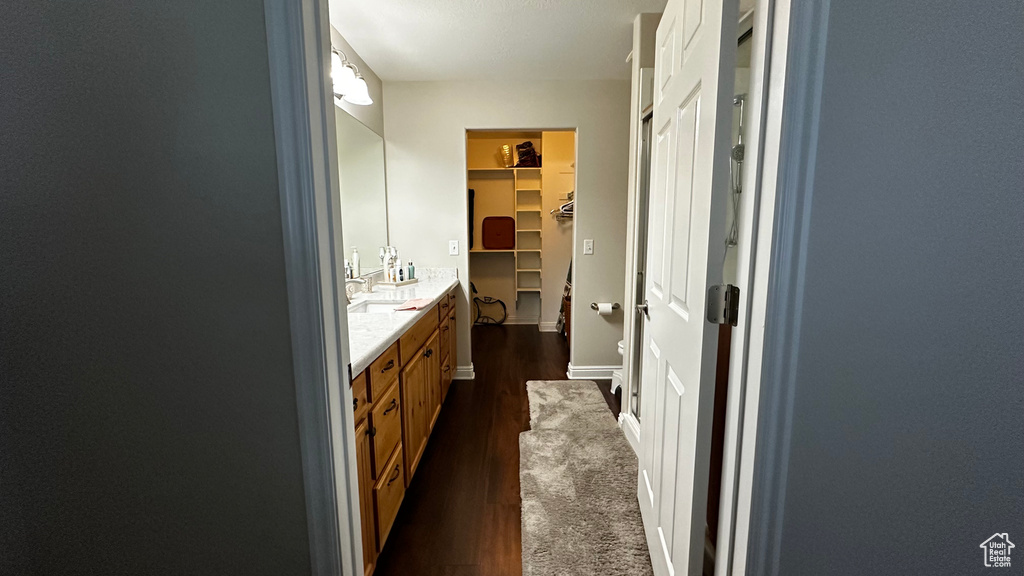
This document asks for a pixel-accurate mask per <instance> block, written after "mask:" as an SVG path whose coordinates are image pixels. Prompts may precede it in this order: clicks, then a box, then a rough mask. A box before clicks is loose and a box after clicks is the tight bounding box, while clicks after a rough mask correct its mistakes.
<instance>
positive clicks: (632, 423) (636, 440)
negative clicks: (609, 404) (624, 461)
mask: <svg viewBox="0 0 1024 576" xmlns="http://www.w3.org/2000/svg"><path fill="white" fill-rule="evenodd" d="M628 410H629V408H626V410H624V411H622V412H619V428H622V433H623V434H625V435H626V440H628V441H629V445H630V446H632V447H633V452H636V455H637V457H638V458H639V457H640V421H639V420H637V419H636V416H633V414H631V413H630V412H628Z"/></svg>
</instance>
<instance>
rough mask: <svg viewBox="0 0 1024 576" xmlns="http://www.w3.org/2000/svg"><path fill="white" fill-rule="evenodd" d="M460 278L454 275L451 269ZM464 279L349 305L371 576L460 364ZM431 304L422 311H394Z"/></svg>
mask: <svg viewBox="0 0 1024 576" xmlns="http://www.w3.org/2000/svg"><path fill="white" fill-rule="evenodd" d="M452 272H453V273H454V270H452ZM457 289H458V280H457V279H456V278H455V277H454V276H452V277H450V278H444V279H431V280H426V281H420V282H418V283H416V284H412V285H410V286H404V287H401V288H398V289H395V290H378V291H374V292H372V293H369V294H362V293H361V294H357V295H355V296H354V297H353V300H352V303H351V304H350V305H349V315H348V317H349V348H350V352H351V357H352V397H353V406H352V409H353V411H354V412H355V422H356V460H357V464H358V481H359V508H360V514H361V521H362V535H363V564H364V572H365V574H366V575H367V576H368V575H369V574H372V573H373V570H374V568H375V566H376V560H377V556H378V554H379V553H380V551H381V550H382V549H383V547H384V543H385V542H386V541H387V537H388V534H389V532H390V531H391V526H392V524H393V523H394V521H395V517H396V515H397V514H398V509H399V506H400V505H401V503H402V499H403V497H404V496H405V489H406V487H407V486H408V485H409V482H410V481H411V480H412V477H413V475H414V474H415V473H416V467H417V466H418V465H419V462H420V458H422V456H423V452H424V450H425V449H426V446H427V442H428V441H429V439H430V433H431V431H432V430H433V428H434V424H435V423H436V422H437V418H438V416H439V415H440V413H441V407H442V405H443V403H444V399H445V397H446V396H447V394H448V389H449V387H450V386H451V382H452V376H453V374H454V371H455V367H456V338H455V297H456V293H457V292H456V291H457ZM420 298H422V299H429V300H430V302H431V303H430V304H429V305H427V306H425V307H424V308H422V309H420V310H415V311H404V312H397V311H394V310H393V309H394V308H395V307H396V306H398V305H400V304H402V303H403V302H405V301H407V300H411V299H420Z"/></svg>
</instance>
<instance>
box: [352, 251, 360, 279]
mask: <svg viewBox="0 0 1024 576" xmlns="http://www.w3.org/2000/svg"><path fill="white" fill-rule="evenodd" d="M352 277H353V278H359V248H356V247H355V246H353V247H352Z"/></svg>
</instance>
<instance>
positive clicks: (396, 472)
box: [388, 466, 402, 486]
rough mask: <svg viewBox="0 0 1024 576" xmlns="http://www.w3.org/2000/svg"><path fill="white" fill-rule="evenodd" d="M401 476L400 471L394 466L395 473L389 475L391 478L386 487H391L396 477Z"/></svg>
mask: <svg viewBox="0 0 1024 576" xmlns="http://www.w3.org/2000/svg"><path fill="white" fill-rule="evenodd" d="M401 474H402V470H401V469H400V468H399V467H398V466H395V473H394V474H392V475H391V478H388V486H391V483H392V482H394V481H395V480H398V477H399V476H400V475H401Z"/></svg>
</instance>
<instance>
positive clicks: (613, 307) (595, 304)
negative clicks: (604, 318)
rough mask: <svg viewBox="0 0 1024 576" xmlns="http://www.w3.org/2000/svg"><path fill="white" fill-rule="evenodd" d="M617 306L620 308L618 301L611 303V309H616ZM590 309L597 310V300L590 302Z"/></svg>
mask: <svg viewBox="0 0 1024 576" xmlns="http://www.w3.org/2000/svg"><path fill="white" fill-rule="evenodd" d="M619 308H622V306H620V305H619V303H618V302H616V303H614V304H612V310H618V309H619ZM590 309H591V310H597V302H591V303H590Z"/></svg>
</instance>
